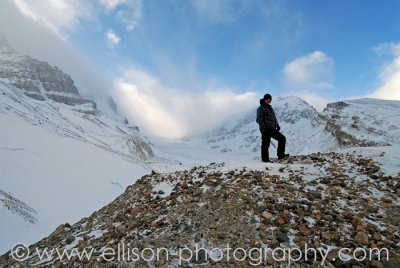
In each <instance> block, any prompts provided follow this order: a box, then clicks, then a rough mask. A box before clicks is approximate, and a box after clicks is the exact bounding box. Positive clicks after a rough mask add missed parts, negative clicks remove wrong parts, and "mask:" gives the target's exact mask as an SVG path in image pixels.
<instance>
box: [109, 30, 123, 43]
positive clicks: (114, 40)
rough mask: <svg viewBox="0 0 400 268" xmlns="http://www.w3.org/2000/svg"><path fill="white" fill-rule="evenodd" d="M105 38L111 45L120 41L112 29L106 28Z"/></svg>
mask: <svg viewBox="0 0 400 268" xmlns="http://www.w3.org/2000/svg"><path fill="white" fill-rule="evenodd" d="M106 38H107V41H108V43H109V44H111V45H118V43H119V42H120V41H121V38H120V37H119V36H118V35H117V34H116V33H114V31H113V30H108V31H107V32H106Z"/></svg>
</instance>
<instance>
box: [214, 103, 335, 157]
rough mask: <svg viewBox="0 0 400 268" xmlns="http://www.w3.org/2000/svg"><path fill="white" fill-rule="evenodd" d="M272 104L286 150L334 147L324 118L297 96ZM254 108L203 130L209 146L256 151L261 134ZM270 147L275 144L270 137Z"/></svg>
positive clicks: (230, 150) (305, 151)
mask: <svg viewBox="0 0 400 268" xmlns="http://www.w3.org/2000/svg"><path fill="white" fill-rule="evenodd" d="M272 105H273V107H274V110H275V114H276V116H277V118H278V121H279V124H280V126H281V132H282V133H283V134H284V135H285V136H286V139H287V151H288V152H289V153H291V154H306V153H311V152H316V151H323V152H325V151H329V150H332V149H334V148H336V147H337V145H338V143H337V141H336V140H335V138H334V137H333V135H332V134H331V133H330V132H329V131H327V130H326V128H325V126H326V120H325V119H324V118H323V117H322V116H321V115H320V114H319V113H318V112H317V110H315V109H314V108H313V107H312V106H311V105H309V104H308V103H306V102H305V101H303V100H302V99H301V98H298V97H278V98H276V99H274V102H273V104H272ZM256 109H257V105H255V108H254V109H253V110H250V111H248V112H247V113H246V114H244V115H242V116H236V117H232V118H229V119H228V120H227V121H226V123H224V124H223V125H222V126H220V127H218V128H216V129H214V130H213V131H211V132H209V133H207V134H206V139H207V142H208V144H209V146H210V147H211V148H214V149H217V150H220V151H223V152H237V151H247V152H253V153H255V152H258V151H259V150H260V146H261V144H260V140H261V134H260V131H259V129H258V124H257V123H256ZM272 146H276V143H275V142H274V140H272ZM271 155H272V154H271Z"/></svg>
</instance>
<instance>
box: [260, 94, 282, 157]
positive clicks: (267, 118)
mask: <svg viewBox="0 0 400 268" xmlns="http://www.w3.org/2000/svg"><path fill="white" fill-rule="evenodd" d="M271 102H272V96H271V95H270V94H265V95H264V98H262V99H260V107H258V109H257V119H256V121H257V123H258V125H259V126H260V131H261V160H262V161H263V162H271V161H270V160H269V153H268V148H269V145H270V143H271V138H274V139H275V140H277V141H278V159H283V158H285V157H287V156H289V155H288V154H285V145H286V137H285V136H284V135H283V134H282V133H280V132H279V130H280V129H281V128H280V126H279V124H278V120H277V119H276V116H275V113H274V109H272V107H271Z"/></svg>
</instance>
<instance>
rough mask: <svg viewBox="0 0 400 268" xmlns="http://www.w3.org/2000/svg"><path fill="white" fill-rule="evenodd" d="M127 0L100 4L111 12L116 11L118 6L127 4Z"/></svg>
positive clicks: (106, 0) (108, 1)
mask: <svg viewBox="0 0 400 268" xmlns="http://www.w3.org/2000/svg"><path fill="white" fill-rule="evenodd" d="M126 2H127V0H100V4H101V5H102V6H103V7H104V8H105V9H106V10H109V11H112V10H114V9H115V8H117V7H118V6H120V5H122V4H125V3H126Z"/></svg>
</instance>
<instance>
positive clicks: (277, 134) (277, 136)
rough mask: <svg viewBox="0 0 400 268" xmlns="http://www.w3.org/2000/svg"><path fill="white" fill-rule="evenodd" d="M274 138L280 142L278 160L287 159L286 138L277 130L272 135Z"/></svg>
mask: <svg viewBox="0 0 400 268" xmlns="http://www.w3.org/2000/svg"><path fill="white" fill-rule="evenodd" d="M271 137H272V138H274V139H275V140H277V141H278V158H279V159H280V158H284V157H285V146H286V137H285V136H284V135H283V134H282V133H280V132H279V131H277V130H274V131H273V132H272V135H271Z"/></svg>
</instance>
